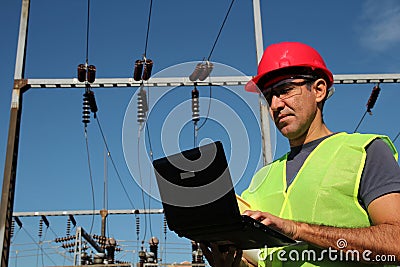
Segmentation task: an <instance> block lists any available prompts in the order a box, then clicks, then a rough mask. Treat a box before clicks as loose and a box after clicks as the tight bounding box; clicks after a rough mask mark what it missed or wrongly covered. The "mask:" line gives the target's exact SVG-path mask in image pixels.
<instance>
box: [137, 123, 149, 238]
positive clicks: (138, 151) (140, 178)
mask: <svg viewBox="0 0 400 267" xmlns="http://www.w3.org/2000/svg"><path fill="white" fill-rule="evenodd" d="M137 148H138V149H137V159H138V171H139V183H140V185H139V187H140V191H141V195H142V201H143V209H144V210H145V211H146V202H145V200H144V190H143V180H142V170H141V167H140V129H139V131H138V138H137ZM146 234H147V216H146V213H145V214H144V235H143V239H142V242H144V240H145V239H146Z"/></svg>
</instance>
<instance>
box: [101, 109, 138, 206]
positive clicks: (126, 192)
mask: <svg viewBox="0 0 400 267" xmlns="http://www.w3.org/2000/svg"><path fill="white" fill-rule="evenodd" d="M96 121H97V125H98V127H99V130H100V133H101V136H102V138H103V142H104V145H105V147H106V150H107V154H108V157H109V158H110V160H111V164H112V166H113V168H114V170H115V173H116V174H117V177H118V180H119V182H120V184H121V186H122V189H123V190H124V192H125V195H126V197H127V198H128V200H129V203H130V204H131V206H132V209H136V208H135V205H134V204H133V202H132V200H131V198H130V197H129V194H128V191H127V190H126V188H125V186H124V184H123V182H122V178H121V175H120V174H119V172H118V169H117V166H116V165H115V162H114V159H113V157H112V156H111V152H110V149H109V148H108V144H107V141H106V138H105V135H104V132H103V129H102V127H101V124H100V120H99V116H98V115H97V116H96Z"/></svg>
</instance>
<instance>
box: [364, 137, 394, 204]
mask: <svg viewBox="0 0 400 267" xmlns="http://www.w3.org/2000/svg"><path fill="white" fill-rule="evenodd" d="M366 151H367V158H366V162H365V167H364V170H363V174H362V177H361V181H360V188H359V194H358V195H359V199H360V200H361V202H362V204H363V206H364V207H366V208H367V207H368V205H369V204H370V203H371V202H372V201H373V200H375V199H376V198H378V197H380V196H383V195H386V194H389V193H394V192H400V167H399V164H398V163H397V161H396V159H395V158H394V157H393V154H392V151H391V150H390V148H389V147H388V145H387V144H386V143H385V142H384V141H382V140H381V139H376V140H374V141H372V142H371V144H369V146H368V147H367V149H366Z"/></svg>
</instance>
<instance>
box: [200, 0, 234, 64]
mask: <svg viewBox="0 0 400 267" xmlns="http://www.w3.org/2000/svg"><path fill="white" fill-rule="evenodd" d="M234 2H235V0H232V1H231V4H230V5H229V8H228V11H227V12H226V15H225V18H224V21H223V22H222V25H221V27H220V29H219V32H218V35H217V38H215V41H214V44H213V46H212V48H211V51H210V54H209V55H208V57H207V61H209V60H210V58H211V55H212V53H213V52H214V48H215V46H216V44H217V42H218V39H219V36H220V35H221V32H222V29H223V28H224V25H225V22H226V20H227V18H228V15H229V13H230V12H231V8H232V6H233V3H234Z"/></svg>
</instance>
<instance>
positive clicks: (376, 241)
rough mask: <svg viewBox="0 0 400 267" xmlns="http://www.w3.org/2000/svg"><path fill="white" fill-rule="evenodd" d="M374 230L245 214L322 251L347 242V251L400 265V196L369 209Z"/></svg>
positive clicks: (384, 198)
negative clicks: (393, 258)
mask: <svg viewBox="0 0 400 267" xmlns="http://www.w3.org/2000/svg"><path fill="white" fill-rule="evenodd" d="M368 213H369V216H370V218H371V220H372V223H373V226H370V227H365V228H337V227H331V226H319V225H312V224H307V223H302V222H294V221H291V220H286V219H282V218H279V217H276V216H273V215H271V214H269V213H267V212H259V211H246V212H245V214H246V215H249V216H251V217H253V218H254V219H256V220H259V221H261V222H262V223H264V224H266V225H269V226H272V227H275V228H277V229H278V230H279V231H281V232H283V233H284V234H286V235H288V236H289V237H291V238H293V239H296V240H301V241H305V242H307V243H310V244H312V245H315V246H318V247H321V248H328V247H331V248H334V249H341V247H338V244H337V242H338V240H341V239H344V240H345V241H346V242H347V245H346V247H345V248H343V249H344V250H358V251H359V252H360V253H363V252H364V251H365V250H370V251H371V252H372V254H371V255H370V258H371V259H373V257H375V255H395V256H396V262H397V263H399V262H400V193H391V194H387V195H384V196H381V197H379V198H377V199H375V200H374V201H372V202H371V204H370V205H369V206H368Z"/></svg>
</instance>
